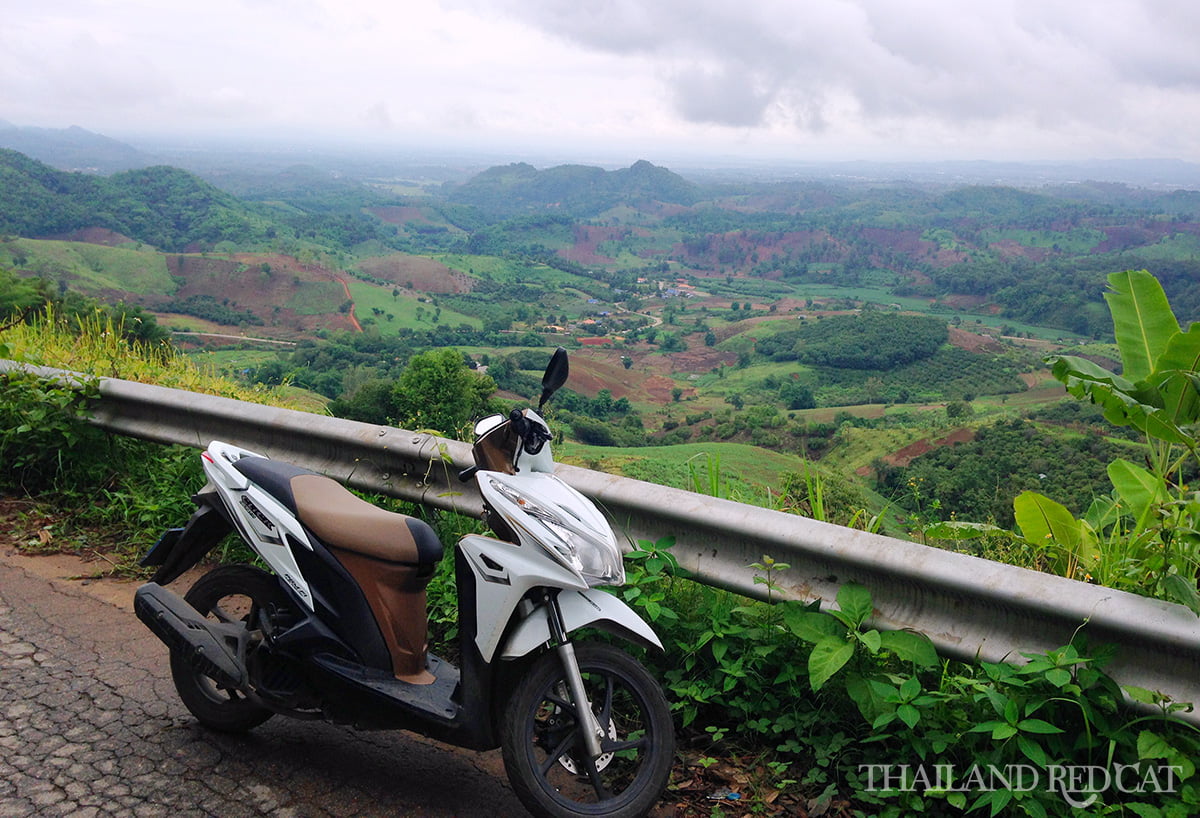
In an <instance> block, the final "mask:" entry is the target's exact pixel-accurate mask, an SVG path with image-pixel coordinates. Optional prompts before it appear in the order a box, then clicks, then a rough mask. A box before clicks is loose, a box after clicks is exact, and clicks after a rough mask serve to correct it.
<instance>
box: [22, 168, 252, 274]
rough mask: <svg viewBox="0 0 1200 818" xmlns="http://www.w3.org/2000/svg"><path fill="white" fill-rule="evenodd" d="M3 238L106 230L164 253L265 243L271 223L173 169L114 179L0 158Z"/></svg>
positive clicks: (135, 172) (125, 174) (147, 170)
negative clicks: (194, 246)
mask: <svg viewBox="0 0 1200 818" xmlns="http://www.w3.org/2000/svg"><path fill="white" fill-rule="evenodd" d="M0 187H3V189H4V190H5V196H3V197H2V198H0V232H7V233H15V234H17V235H23V236H43V235H55V234H61V233H68V232H71V231H73V230H78V229H82V228H85V227H105V228H108V229H110V230H114V231H116V232H118V233H122V234H124V235H126V236H129V237H130V238H133V239H137V240H139V241H143V242H146V243H147V244H151V245H154V246H155V247H157V248H159V249H160V250H170V251H177V250H183V249H184V248H185V247H186V246H188V245H189V244H200V245H203V246H206V247H212V246H214V245H216V244H218V243H220V242H223V241H229V242H234V243H236V244H239V245H241V246H246V245H252V244H254V243H256V242H262V241H264V240H265V239H266V238H267V237H268V235H269V230H270V226H269V222H268V220H267V219H265V218H263V217H260V216H258V215H256V214H254V213H252V212H251V211H250V209H249V208H248V207H247V206H246V205H244V204H242V203H241V202H239V201H238V200H237V199H235V198H234V197H233V196H231V195H229V194H228V193H224V192H222V191H220V190H217V189H216V188H214V187H212V186H211V185H208V184H206V183H205V182H202V181H201V180H200V179H198V178H197V177H195V176H193V175H191V174H190V173H187V172H186V171H182V170H179V169H178V168H170V167H154V168H143V169H140V170H132V171H125V172H123V173H117V174H114V175H113V176H111V177H109V178H107V179H106V178H103V177H99V176H87V175H84V174H81V173H64V172H62V171H57V170H54V169H53V168H50V167H48V166H47V165H43V164H42V163H40V162H36V161H34V160H32V159H29V158H27V157H25V156H22V155H21V154H19V153H15V152H14V151H7V150H4V151H0Z"/></svg>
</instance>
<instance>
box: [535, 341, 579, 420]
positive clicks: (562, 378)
mask: <svg viewBox="0 0 1200 818" xmlns="http://www.w3.org/2000/svg"><path fill="white" fill-rule="evenodd" d="M570 371H571V367H570V364H569V363H568V362H567V351H566V350H565V349H563V348H562V347H559V348H558V349H556V350H554V355H552V356H551V357H550V363H549V364H547V365H546V374H544V375H542V399H541V400H540V401H538V409H541V408H542V407H543V406H545V405H546V401H548V400H550V397H551V395H553V394H554V393H555V392H557V391H558V390H559V389H560V388H561V387H562V385H563V384H564V383H566V382H567V376H568V375H569V374H570Z"/></svg>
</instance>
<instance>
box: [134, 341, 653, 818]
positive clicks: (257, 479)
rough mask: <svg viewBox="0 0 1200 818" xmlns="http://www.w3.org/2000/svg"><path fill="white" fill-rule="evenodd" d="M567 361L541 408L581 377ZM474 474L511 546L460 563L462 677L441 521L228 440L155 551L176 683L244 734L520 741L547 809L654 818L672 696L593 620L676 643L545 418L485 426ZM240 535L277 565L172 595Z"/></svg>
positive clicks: (206, 457) (536, 799)
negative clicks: (648, 618)
mask: <svg viewBox="0 0 1200 818" xmlns="http://www.w3.org/2000/svg"><path fill="white" fill-rule="evenodd" d="M567 371H568V363H567V356H566V352H565V350H562V349H559V350H558V351H557V352H555V354H554V356H553V358H552V359H551V361H550V364H549V366H548V367H547V369H546V374H545V376H544V378H543V380H542V386H543V391H542V398H541V402H540V403H539V405H538V409H539V410H540V409H541V408H542V405H544V404H545V402H546V400H548V399H549V398H550V396H551V395H553V393H554V392H555V391H556V390H557V389H558V388H559V387H561V386H562V384H563V383H564V382H565V381H566V378H567ZM476 436H477V439H476V442H475V446H474V449H473V453H474V459H475V464H476V465H475V466H474V467H472V468H470V469H467V470H466V471H465V472H463V474H462V475H461V476H462V478H463V479H464V480H470V479H472V478H473V479H475V480H476V481H477V483H478V485H479V489H480V491H481V492H482V494H483V498H484V503H485V508H486V512H485V518H486V520H487V522H488V524H489V526H490V527H491V529H492V530H493V531H494V532H495V534H496V537H495V538H492V537H484V536H478V535H468V536H466V537H463V538H462V539H461V540H460V541H459V542H458V546H457V549H456V551H455V558H454V568H455V579H456V587H457V592H458V607H459V641H460V644H459V650H460V655H461V667H455V666H453V665H452V664H451V663H449V662H447V661H443V660H441V659H439V658H437V657H436V656H434V655H432V654H430V653H428V652H427V650H426V628H427V618H426V604H425V589H426V585H427V584H428V582H429V580H430V578H431V576H432V575H433V573H434V570H435V568H436V567H437V565H438V563H439V561H440V560H441V558H442V544H441V542H440V541H439V539H438V537H437V535H436V534H435V533H434V531H433V529H432V528H431V527H430V526H429V525H427V524H426V523H424V522H422V521H421V520H418V519H416V518H413V517H408V516H405V515H402V514H396V513H392V512H388V511H384V510H382V509H380V508H378V507H376V506H373V505H371V504H370V503H367V502H365V501H363V500H361V499H359V498H357V497H356V496H355V495H353V494H351V493H350V492H349V491H347V490H346V489H345V488H343V487H342V486H341V485H340V484H339V483H337V482H336V481H334V480H331V479H329V478H327V477H324V476H322V475H319V474H316V473H314V472H311V471H308V470H306V469H302V468H299V467H296V466H292V465H289V464H286V463H282V462H277V461H274V460H269V459H267V458H266V457H264V456H262V455H259V454H255V453H254V452H250V451H246V450H245V449H241V448H238V447H236V446H231V445H228V444H224V443H220V442H213V443H211V444H210V445H209V447H208V450H207V451H205V452H204V453H203V455H202V458H203V464H204V470H205V473H206V475H207V477H208V480H209V484H208V485H207V486H206V487H205V488H204V489H203V490H202V491H201V492H200V493H199V494H197V495H196V497H195V500H196V503H197V505H198V508H197V510H196V512H195V513H194V514H193V515H192V518H191V520H190V521H189V522H188V524H187V526H186V527H185V528H182V529H173V530H171V531H168V532H167V533H166V534H164V535H163V537H162V538H161V539H160V540H159V542H158V543H157V544H156V545H155V546H154V548H153V549H152V550H151V551H150V553H148V554H147V555H146V557H145V559H144V560H143V564H146V565H152V566H157V571H156V573H155V574H154V577H153V581H151V582H149V583H147V584H145V585H143V586H142V587H141V588H139V589H138V592H137V596H136V600H135V609H136V611H137V614H138V617H139V618H140V619H141V620H142V621H143V622H144V623H145V624H146V625H147V626H148V627H149V628H150V629H151V630H152V631H153V632H154V633H155V634H156V635H157V636H158V637H159V638H160V639H162V641H163V642H165V643H166V644H167V646H168V647H170V649H171V651H170V660H171V672H172V676H173V679H174V681H175V687H176V689H177V691H178V693H179V696H180V698H181V699H182V700H183V703H184V704H185V705H186V706H187V708H188V710H190V711H191V712H192V714H193V715H194V716H195V717H196V718H197V719H198V720H199V721H200V722H201V723H202V724H204V725H206V726H208V727H211V728H213V729H217V730H225V731H242V730H248V729H250V728H252V727H255V726H257V725H258V724H260V723H262V722H263V721H265V720H266V719H268V718H270V717H271V716H272V715H273V714H275V713H282V714H285V715H290V716H295V717H299V718H324V719H328V720H332V721H336V722H344V723H351V724H354V725H356V726H358V727H362V728H371V729H379V728H389V729H390V728H402V729H408V730H412V731H414V732H418V733H421V734H423V735H427V736H431V737H433V738H436V739H439V740H442V741H445V742H448V743H451V744H455V745H459V746H463V747H469V748H474V749H491V748H494V747H497V746H499V747H501V748H502V751H503V757H504V763H505V768H506V770H507V773H508V777H509V780H510V781H511V783H512V786H513V788H514V790H515V791H516V793H517V795H518V797H520V799H521V801H522V802H523V803H524V804H525V805H526V807H527V808H528V809H529V810H530V811H531V812H532V813H534V814H535V815H539V816H547V817H550V816H553V817H555V818H559V817H560V816H585V815H586V816H640V815H644V814H645V813H646V812H647V811H648V810H649V809H650V807H651V806H652V805H653V804H654V803H655V802H656V801H657V799H658V797H659V796H660V794H661V793H662V791H663V789H664V788H665V786H666V782H667V778H668V775H669V773H670V768H671V764H672V761H673V757H674V748H675V739H674V732H673V728H672V723H671V715H670V711H669V709H668V705H667V702H666V700H665V698H664V697H663V694H662V690H661V688H660V686H659V685H658V683H657V682H656V681H655V680H654V678H653V677H652V676H651V675H650V674H649V673H648V672H647V671H646V670H645V668H644V667H642V665H641V664H640V663H639V662H638V661H637V660H636V659H634V658H633V657H632V656H630V655H629V654H628V653H626V652H625V651H623V650H621V649H620V648H619V647H617V646H616V645H615V644H613V643H612V642H611V641H588V642H580V643H575V642H573V641H572V638H573V636H574V635H575V633H576V631H578V630H579V629H581V628H584V627H588V628H593V629H600V630H605V631H608V632H611V633H614V634H616V635H617V636H619V637H623V638H625V639H628V640H630V641H632V642H634V643H637V644H640V645H644V646H647V647H651V648H656V649H659V650H661V649H662V645H661V643H660V642H659V640H658V638H657V637H656V636H655V634H654V632H653V630H651V628H650V627H649V626H648V625H647V624H646V623H645V622H644V621H642V619H641V618H640V617H638V615H637V614H636V613H634V611H633V610H631V609H630V608H629V607H628V606H627V605H625V603H624V602H622V601H621V600H620V599H618V598H617V597H616V596H613V595H612V594H609V593H606V592H604V591H602V590H598V587H599V586H603V585H620V584H622V583H623V582H624V581H625V571H624V567H623V565H622V561H621V551H620V549H619V547H618V545H617V541H616V537H615V535H614V533H613V530H612V528H611V527H610V526H609V524H608V522H607V521H606V520H605V518H604V516H603V515H602V514H601V513H600V512H599V511H598V510H597V509H596V507H595V506H594V505H592V503H591V502H590V501H589V500H588V499H587V498H585V497H583V496H582V495H581V494H579V493H578V492H576V491H575V490H573V489H572V488H570V487H569V486H567V485H566V484H565V483H563V482H562V481H561V480H559V479H558V478H557V477H555V476H554V474H553V470H554V460H553V458H552V456H551V452H550V443H549V441H550V438H551V435H550V431H549V428H548V427H547V425H546V422H545V421H544V420H543V419H542V418H541V417H540V416H539V415H538V414H537V413H536V412H534V411H533V410H530V409H526V410H524V411H521V410H514V411H513V412H512V413H511V414H510V415H509V416H508V417H504V416H502V415H495V416H493V417H489V418H485V419H484V420H482V421H480V422H479V424H477V426H476ZM231 530H235V531H237V533H238V534H239V535H240V536H241V538H242V539H243V540H244V541H245V542H246V543H247V545H249V546H250V547H251V548H252V549H253V550H254V551H255V553H257V554H258V556H260V557H261V558H262V561H263V562H264V563H265V564H266V565H267V566H269V569H270V570H262V569H260V568H256V567H252V566H250V565H226V566H221V567H219V568H216V569H213V570H212V571H210V572H209V573H207V574H206V575H204V576H203V577H202V578H201V579H200V580H198V581H197V582H196V584H195V585H194V586H193V587H192V588H191V590H190V591H188V593H187V595H186V596H184V597H180V596H178V595H177V594H175V593H174V592H172V591H170V590H168V589H166V588H164V587H163V586H164V585H167V584H169V583H170V582H172V581H174V580H175V579H177V578H178V577H179V576H180V575H181V574H182V573H183V572H184V571H186V570H187V569H188V568H190V567H192V566H193V565H195V564H196V563H197V562H199V561H200V559H201V558H203V556H204V555H205V554H207V553H208V551H209V550H210V549H211V548H212V547H213V546H214V545H216V544H217V542H218V541H219V540H221V539H222V538H223V537H224V536H225V535H226V534H227V533H229V532H230V531H231Z"/></svg>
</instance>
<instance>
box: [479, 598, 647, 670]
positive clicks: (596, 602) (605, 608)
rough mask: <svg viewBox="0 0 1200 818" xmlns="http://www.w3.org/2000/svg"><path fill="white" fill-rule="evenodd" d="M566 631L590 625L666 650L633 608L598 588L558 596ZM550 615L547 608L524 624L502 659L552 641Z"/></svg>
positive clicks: (506, 644) (517, 629)
mask: <svg viewBox="0 0 1200 818" xmlns="http://www.w3.org/2000/svg"><path fill="white" fill-rule="evenodd" d="M558 607H559V609H560V610H561V611H562V618H563V628H564V630H566V632H567V633H571V632H572V631H577V630H579V629H580V628H582V627H584V626H586V625H592V626H594V627H597V628H600V629H602V630H607V631H610V632H612V633H615V634H617V635H618V636H621V637H623V638H625V639H628V640H629V641H631V642H634V643H636V644H639V645H643V646H644V647H648V648H657V649H658V650H662V649H663V646H662V642H660V641H659V639H658V636H657V635H655V633H654V631H653V629H651V627H650V626H649V625H647V624H646V623H645V621H643V620H642V618H641V617H640V616H638V615H637V614H636V613H635V612H634V610H633V609H632V608H630V607H629V606H628V605H626V604H625V603H624V602H622V601H621V600H620V599H618V598H617V597H615V596H613V595H612V594H607V593H605V592H604V591H598V590H596V589H595V588H588V589H586V590H582V591H580V590H573V589H569V590H563V591H562V592H561V593H559V595H558ZM549 615H550V612H549V611H548V610H547V609H546V608H545V607H544V606H543V607H540V608H538V609H536V610H535V611H534V612H533V613H532V614H531V615H530V616H528V617H526V618H525V619H523V620H521V622H520V624H518V625H517V626H516V627H515V628H514V629H513V631H512V634H511V635H510V636H509V638H508V640H507V641H506V642H505V643H504V648H503V650H502V651H501V653H500V655H501V657H502V658H504V659H516V658H518V657H520V656H525V655H526V654H528V653H531V652H533V651H534V650H536V649H537V648H538V647H540V646H541V645H544V644H546V643H547V642H549V641H550V621H549Z"/></svg>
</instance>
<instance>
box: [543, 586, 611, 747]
mask: <svg viewBox="0 0 1200 818" xmlns="http://www.w3.org/2000/svg"><path fill="white" fill-rule="evenodd" d="M546 604H547V608H548V610H549V614H550V616H549V619H550V634H551V636H552V637H553V638H554V642H555V644H557V645H558V648H557V650H558V656H559V658H560V659H562V663H563V672H564V673H565V675H566V677H567V687H568V688H570V690H571V700H572V701H573V702H574V703H575V711H576V716H577V718H578V719H579V729H580V730H581V731H582V732H583V743H584V747H586V748H587V751H588V755H589V756H590V757H591V758H592V759H593V760H594V759H597V758H599V757H600V755H601V753H602V752H603V751H602V750H601V749H600V739H601V738H602V737H603V736H604V730H603V728H602V727H601V726H600V721H599V719H597V718H596V714H595V713H593V712H592V703H591V702H590V701H589V700H588V697H587V691H586V690H584V687H583V674H582V673H581V672H580V670H579V660H578V659H576V658H575V646H574V645H572V644H571V643H570V642H568V641H567V633H566V627H565V626H564V625H563V619H562V611H561V610H560V609H559V607H558V599H557V598H554V597H550V598H548V599H547V600H546Z"/></svg>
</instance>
